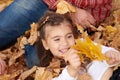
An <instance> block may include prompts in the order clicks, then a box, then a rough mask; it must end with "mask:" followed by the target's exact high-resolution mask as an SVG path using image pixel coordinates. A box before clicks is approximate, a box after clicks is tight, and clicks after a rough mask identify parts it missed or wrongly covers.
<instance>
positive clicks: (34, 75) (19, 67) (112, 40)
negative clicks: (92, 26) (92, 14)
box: [0, 0, 120, 80]
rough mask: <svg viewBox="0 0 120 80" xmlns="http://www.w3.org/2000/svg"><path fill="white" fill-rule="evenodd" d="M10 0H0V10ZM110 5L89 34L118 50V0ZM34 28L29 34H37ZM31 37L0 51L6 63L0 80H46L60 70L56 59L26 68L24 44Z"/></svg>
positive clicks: (119, 15) (119, 28) (119, 41)
mask: <svg viewBox="0 0 120 80" xmlns="http://www.w3.org/2000/svg"><path fill="white" fill-rule="evenodd" d="M12 1H13V0H0V11H2V10H3V9H4V8H5V7H6V6H8V5H9V4H10V3H11V2H12ZM112 5H113V8H112V11H111V15H110V16H109V17H108V18H107V19H106V20H105V21H104V22H103V23H101V24H100V25H99V26H98V28H97V29H96V30H95V33H94V34H92V35H89V36H90V37H91V39H92V40H93V41H95V42H99V43H101V44H103V45H106V46H110V47H114V48H116V49H117V50H119V51H120V0H114V1H113V3H112ZM33 26H35V25H33ZM35 30H36V29H32V30H31V33H30V34H31V35H32V34H33V33H34V34H36V35H37V33H36V32H35ZM28 32H29V31H28ZM26 34H27V33H26ZM34 38H35V37H34ZM32 39H33V37H30V38H29V39H28V40H27V39H26V38H23V37H20V38H19V39H18V42H17V43H16V44H15V45H13V46H11V47H9V48H8V49H5V50H2V51H0V55H1V56H0V57H2V59H4V60H5V61H6V64H7V68H6V71H5V73H4V74H3V75H1V76H0V80H25V79H26V80H33V79H35V80H46V78H47V79H48V80H49V79H50V78H51V77H54V76H57V75H58V74H59V73H60V72H61V70H62V69H61V68H60V66H59V65H60V64H59V63H60V62H59V60H56V59H54V60H53V63H51V64H50V66H49V67H48V68H42V67H37V66H34V67H33V68H32V69H28V68H27V67H26V64H25V57H24V44H27V42H34V40H32ZM48 75H49V76H48ZM84 76H85V77H86V79H85V80H87V79H89V78H90V77H89V76H88V75H87V76H86V75H84ZM82 77H83V76H82ZM82 80H83V79H82Z"/></svg>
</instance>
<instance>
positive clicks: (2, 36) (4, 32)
mask: <svg viewBox="0 0 120 80" xmlns="http://www.w3.org/2000/svg"><path fill="white" fill-rule="evenodd" d="M47 9H48V7H47V5H46V4H45V3H44V2H43V1H42V0H15V1H14V2H13V3H12V4H10V5H9V6H8V7H7V8H6V9H4V10H3V11H2V12H0V49H2V48H4V47H6V46H7V45H9V44H11V43H12V42H13V41H15V40H16V39H17V38H18V37H19V36H21V35H22V34H24V32H25V31H26V30H28V29H29V28H30V26H29V25H30V24H31V23H32V22H35V21H37V20H38V19H39V18H40V17H41V16H42V15H43V14H44V13H45V11H46V10H47ZM25 57H26V63H27V66H28V67H29V68H31V67H32V66H34V65H39V57H38V54H37V51H36V48H35V46H30V45H27V46H26V48H25Z"/></svg>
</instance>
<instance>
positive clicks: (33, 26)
mask: <svg viewBox="0 0 120 80" xmlns="http://www.w3.org/2000/svg"><path fill="white" fill-rule="evenodd" d="M38 36H39V34H38V31H37V24H36V23H33V24H31V31H30V38H29V39H28V43H30V45H33V44H34V43H35V42H36V40H37V37H38Z"/></svg>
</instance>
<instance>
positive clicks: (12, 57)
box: [9, 50, 24, 66]
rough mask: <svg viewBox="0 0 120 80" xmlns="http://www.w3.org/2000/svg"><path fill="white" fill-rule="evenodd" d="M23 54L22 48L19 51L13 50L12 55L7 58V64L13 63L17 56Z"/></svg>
mask: <svg viewBox="0 0 120 80" xmlns="http://www.w3.org/2000/svg"><path fill="white" fill-rule="evenodd" d="M23 54H24V50H21V51H19V52H15V53H13V55H12V56H11V58H10V60H9V66H11V65H12V64H14V63H15V61H16V59H17V58H19V57H20V56H22V55H23Z"/></svg>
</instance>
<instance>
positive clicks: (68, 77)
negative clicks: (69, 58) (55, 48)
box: [52, 67, 77, 80]
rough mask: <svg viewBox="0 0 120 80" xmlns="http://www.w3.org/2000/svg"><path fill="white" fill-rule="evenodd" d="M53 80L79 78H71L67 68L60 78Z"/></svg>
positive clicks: (75, 79)
mask: <svg viewBox="0 0 120 80" xmlns="http://www.w3.org/2000/svg"><path fill="white" fill-rule="evenodd" d="M52 80H77V77H76V78H74V77H71V76H70V75H69V73H68V71H67V67H66V68H64V69H63V71H62V73H61V74H60V75H59V76H58V77H55V78H53V79H52Z"/></svg>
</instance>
